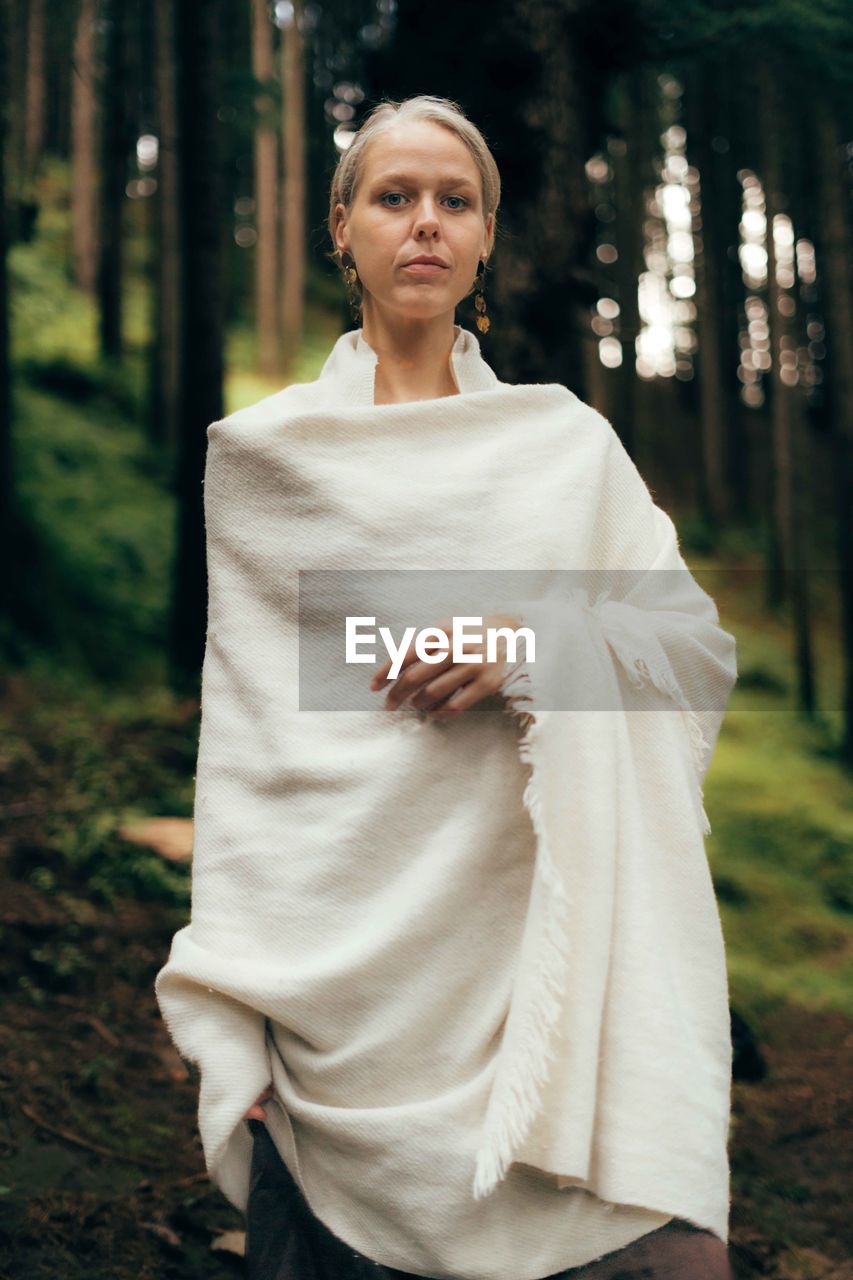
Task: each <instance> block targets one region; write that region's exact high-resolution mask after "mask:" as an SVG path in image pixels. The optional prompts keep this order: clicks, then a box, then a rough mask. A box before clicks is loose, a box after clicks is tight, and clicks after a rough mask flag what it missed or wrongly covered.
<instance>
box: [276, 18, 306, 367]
mask: <svg viewBox="0 0 853 1280" xmlns="http://www.w3.org/2000/svg"><path fill="white" fill-rule="evenodd" d="M301 16H302V3H301V0H294V5H293V19H292V21H291V22H290V24H289V25H288V26H286V27H284V28H283V30H282V33H281V60H282V61H281V86H282V107H283V112H284V118H283V121H282V137H283V139H284V184H283V199H282V219H283V226H282V261H281V272H282V289H281V339H282V347H283V351H284V362H285V367H286V368H290V367H291V366H292V363H293V359H294V357H295V355H296V353H297V350H298V347H299V344H300V342H301V341H302V330H303V325H304V306H305V303H304V293H305V67H304V53H303V39H302V31H301V28H300V21H301Z"/></svg>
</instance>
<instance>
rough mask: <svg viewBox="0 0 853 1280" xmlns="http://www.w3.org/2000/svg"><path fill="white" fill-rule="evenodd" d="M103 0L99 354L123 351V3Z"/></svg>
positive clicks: (117, 355)
mask: <svg viewBox="0 0 853 1280" xmlns="http://www.w3.org/2000/svg"><path fill="white" fill-rule="evenodd" d="M126 2H127V0H102V4H103V16H102V21H103V24H104V37H103V49H102V61H101V94H100V105H101V112H100V135H101V183H100V219H99V236H98V273H97V290H98V306H99V320H100V325H99V332H100V349H101V354H102V355H104V356H107V357H109V358H111V359H116V360H117V359H119V358H120V357H121V354H122V313H121V287H122V257H123V253H122V249H123V245H122V225H121V224H122V212H123V209H124V200H125V186H126V183H127V156H126V151H125V142H126V120H125V94H124V60H125V22H124V19H125V4H126Z"/></svg>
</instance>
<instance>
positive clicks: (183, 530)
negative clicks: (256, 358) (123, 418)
mask: <svg viewBox="0 0 853 1280" xmlns="http://www.w3.org/2000/svg"><path fill="white" fill-rule="evenodd" d="M223 7H224V0H184V3H183V4H181V6H180V7H179V9H178V13H177V27H178V46H177V47H178V58H177V63H178V139H179V145H180V152H179V157H180V159H179V163H180V170H181V205H180V209H181V215H180V216H181V243H182V245H183V279H182V285H183V289H182V292H183V307H182V326H183V336H182V339H181V350H182V355H183V358H182V361H181V367H180V394H179V404H180V439H179V443H178V466H177V473H176V496H177V504H178V505H177V539H176V555H175V568H174V577H173V595H172V610H171V627H170V637H169V679H170V683H171V685H172V688H173V689H175V690H176V691H180V692H192V693H193V694H194V695H195V694H197V693H198V686H199V673H200V671H201V666H202V660H203V657H204V644H205V634H206V614H207V572H206V562H205V536H204V508H203V480H204V462H205V453H206V447H207V428H208V426H209V425H210V423H212V422H215V421H217V420H218V419H220V418H221V417H223V343H224V317H225V299H224V248H225V235H226V231H225V228H226V225H227V208H226V201H225V192H224V171H223V158H222V151H221V146H222V144H221V141H220V139H221V136H222V129H221V125H220V122H219V120H218V118H217V111H218V108H219V106H220V90H221V85H220V71H221V67H222V66H223V63H224V53H223V49H222V45H221V39H220V32H221V22H222V14H223Z"/></svg>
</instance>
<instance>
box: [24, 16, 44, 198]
mask: <svg viewBox="0 0 853 1280" xmlns="http://www.w3.org/2000/svg"><path fill="white" fill-rule="evenodd" d="M44 44H45V0H29V7H28V29H27V72H26V74H27V99H26V102H27V110H26V116H25V120H24V149H25V156H26V161H25V163H26V182H27V187H28V188H29V190H30V191H33V186H34V183H35V180H36V176H37V174H38V170H39V166H40V164H41V157H42V151H43V149H44V109H45V86H44Z"/></svg>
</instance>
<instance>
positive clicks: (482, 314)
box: [474, 258, 492, 333]
mask: <svg viewBox="0 0 853 1280" xmlns="http://www.w3.org/2000/svg"><path fill="white" fill-rule="evenodd" d="M485 279H486V264H485V262H484V261H483V259H482V258H481V259H480V261H479V262H478V264H477V275H476V277H475V280H474V289H475V290H476V295H475V297H474V306H475V308H476V310H477V320H476V324H477V328H478V329H479V330H480V333H488V332H489V328H490V327H491V323H492V322H491V320H490V319H489V317H488V316H487V315H486V299H485V298H484V297H483V285H484V283H485Z"/></svg>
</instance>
